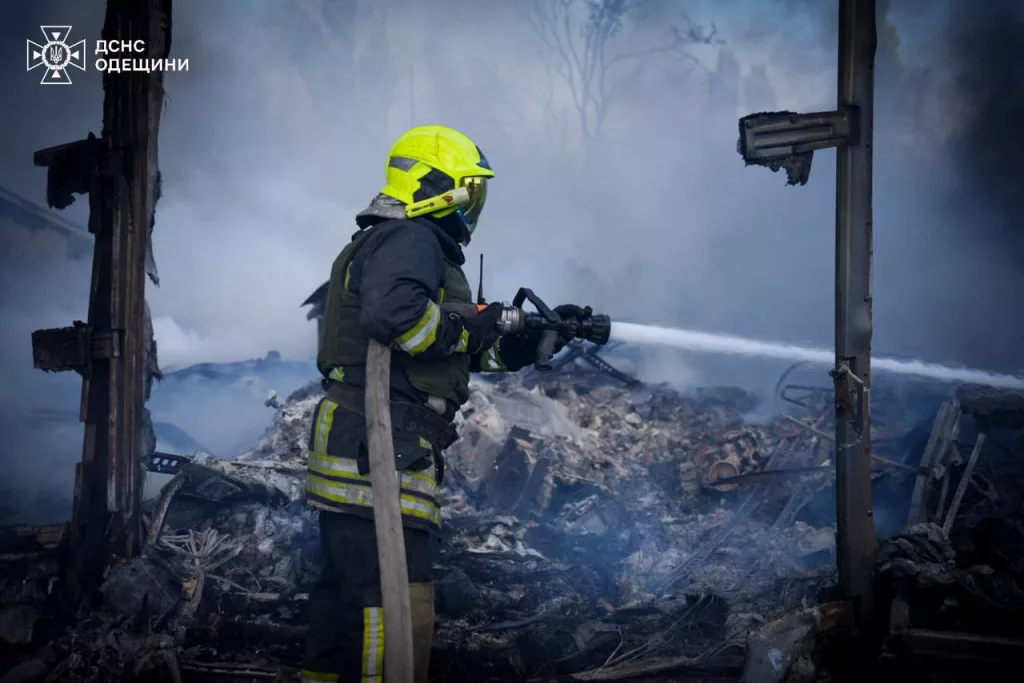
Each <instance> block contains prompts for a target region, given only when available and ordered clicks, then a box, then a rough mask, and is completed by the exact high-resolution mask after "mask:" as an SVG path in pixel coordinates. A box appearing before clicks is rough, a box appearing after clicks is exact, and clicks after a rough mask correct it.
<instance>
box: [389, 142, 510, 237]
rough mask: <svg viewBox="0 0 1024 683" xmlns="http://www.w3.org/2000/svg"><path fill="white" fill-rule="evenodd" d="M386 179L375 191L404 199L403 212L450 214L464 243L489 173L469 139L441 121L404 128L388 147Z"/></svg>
mask: <svg viewBox="0 0 1024 683" xmlns="http://www.w3.org/2000/svg"><path fill="white" fill-rule="evenodd" d="M386 177H387V184H386V185H385V186H384V187H383V189H381V191H380V192H381V194H385V195H387V196H389V197H392V198H394V199H397V200H398V201H400V202H402V203H403V204H405V205H406V214H407V215H408V216H410V217H412V216H422V215H431V216H434V217H435V218H442V217H444V216H447V215H449V214H453V213H454V214H456V216H457V217H458V218H459V219H461V222H462V223H463V228H464V235H463V238H464V239H463V240H462V241H463V242H465V243H468V242H469V238H470V236H471V235H472V234H473V230H475V229H476V225H477V221H479V220H480V213H481V212H482V211H483V207H484V203H485V202H486V200H487V179H488V178H493V177H494V171H492V170H491V166H490V164H489V163H488V162H487V158H486V157H485V156H484V154H483V152H481V151H480V148H479V147H477V146H476V143H474V142H473V141H472V140H470V139H469V138H468V137H466V136H465V135H463V134H462V133H460V132H458V131H457V130H453V129H451V128H448V127H446V126H421V127H419V128H413V129H412V130H410V131H408V132H406V133H404V134H403V135H402V136H401V137H399V138H398V140H397V141H396V142H395V144H394V146H393V147H392V148H391V151H390V152H389V153H388V165H387V170H386Z"/></svg>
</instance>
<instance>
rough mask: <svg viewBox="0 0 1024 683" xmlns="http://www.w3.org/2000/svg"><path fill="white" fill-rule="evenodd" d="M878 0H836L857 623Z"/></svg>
mask: <svg viewBox="0 0 1024 683" xmlns="http://www.w3.org/2000/svg"><path fill="white" fill-rule="evenodd" d="M875 10H876V6H875V0H839V97H838V105H839V108H840V109H843V110H845V111H847V112H849V113H850V117H851V125H850V138H849V139H848V141H847V144H845V145H842V146H841V147H839V148H838V150H837V152H836V369H835V373H834V378H835V386H836V518H837V529H836V562H837V564H838V567H839V590H840V592H841V593H842V595H843V597H844V598H847V599H849V600H850V601H851V602H852V603H853V606H854V611H855V615H856V617H857V619H858V622H859V623H861V624H864V623H866V622H867V621H869V620H870V617H871V607H872V601H873V597H872V581H873V577H874V568H875V553H876V547H877V538H876V532H875V519H874V514H873V510H872V499H871V416H870V412H871V337H872V331H873V330H872V320H871V315H872V311H871V304H872V296H873V294H872V274H873V272H872V271H873V260H874V253H873V206H872V172H873V158H872V151H873V146H874V97H875V94H874V66H875V47H876V43H877V33H876V26H875V18H876V17H875Z"/></svg>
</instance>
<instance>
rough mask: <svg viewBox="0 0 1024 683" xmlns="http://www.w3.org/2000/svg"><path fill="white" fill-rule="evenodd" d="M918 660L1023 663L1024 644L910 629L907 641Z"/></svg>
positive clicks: (954, 633) (986, 637) (995, 638)
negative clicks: (920, 658)
mask: <svg viewBox="0 0 1024 683" xmlns="http://www.w3.org/2000/svg"><path fill="white" fill-rule="evenodd" d="M904 639H905V641H906V643H907V645H908V646H909V648H910V651H911V652H912V653H913V654H914V655H915V656H917V657H926V658H929V659H942V660H961V661H972V662H1004V663H1010V662H1014V663H1019V662H1020V661H1022V658H1024V640H1020V639H1017V638H1004V637H1002V636H991V635H985V634H977V633H959V632H955V631H932V630H929V629H923V628H910V629H908V630H907V633H906V635H905V637H904Z"/></svg>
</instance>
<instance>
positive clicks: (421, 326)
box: [395, 301, 441, 355]
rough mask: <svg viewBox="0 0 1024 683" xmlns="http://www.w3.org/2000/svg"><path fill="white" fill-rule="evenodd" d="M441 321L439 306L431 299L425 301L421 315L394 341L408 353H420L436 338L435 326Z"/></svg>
mask: <svg viewBox="0 0 1024 683" xmlns="http://www.w3.org/2000/svg"><path fill="white" fill-rule="evenodd" d="M440 323H441V307H440V306H438V305H437V304H435V303H434V302H433V301H427V310H426V311H424V312H423V316H422V317H420V319H419V321H417V323H416V324H415V325H413V326H412V329H410V330H409V331H408V332H406V333H405V334H402V335H399V336H398V338H396V339H395V343H397V344H398V346H399V348H401V349H402V350H403V351H405V352H406V353H408V354H410V355H416V354H417V353H422V352H423V351H426V350H427V349H428V348H430V345H431V344H433V343H434V342H435V341H436V340H437V328H438V326H439V325H440Z"/></svg>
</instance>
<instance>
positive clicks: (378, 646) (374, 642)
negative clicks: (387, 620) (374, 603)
mask: <svg viewBox="0 0 1024 683" xmlns="http://www.w3.org/2000/svg"><path fill="white" fill-rule="evenodd" d="M382 680H384V610H383V609H382V608H380V607H365V608H363V677H362V678H361V679H360V681H382Z"/></svg>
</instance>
